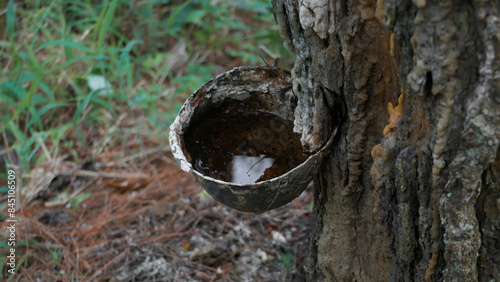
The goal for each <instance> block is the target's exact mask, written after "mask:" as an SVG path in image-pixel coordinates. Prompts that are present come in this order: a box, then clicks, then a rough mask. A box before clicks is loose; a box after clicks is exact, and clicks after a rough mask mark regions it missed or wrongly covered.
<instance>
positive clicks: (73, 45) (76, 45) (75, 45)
mask: <svg viewBox="0 0 500 282" xmlns="http://www.w3.org/2000/svg"><path fill="white" fill-rule="evenodd" d="M58 45H62V46H64V47H71V48H76V49H80V50H82V51H84V52H89V53H90V52H92V49H90V48H88V47H85V46H83V45H82V44H80V43H78V42H72V41H66V40H54V41H50V42H46V43H44V44H42V45H41V46H40V47H38V48H36V50H35V53H36V52H38V51H40V50H42V49H44V48H47V47H49V46H58Z"/></svg>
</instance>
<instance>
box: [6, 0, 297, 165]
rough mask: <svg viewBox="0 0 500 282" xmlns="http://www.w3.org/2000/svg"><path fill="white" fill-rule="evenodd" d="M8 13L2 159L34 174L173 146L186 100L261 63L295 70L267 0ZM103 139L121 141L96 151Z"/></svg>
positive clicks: (164, 0) (37, 4) (106, 4)
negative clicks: (62, 164)
mask: <svg viewBox="0 0 500 282" xmlns="http://www.w3.org/2000/svg"><path fill="white" fill-rule="evenodd" d="M0 3H1V2H0ZM6 3H7V5H6V7H0V9H4V8H5V11H6V12H5V13H4V14H3V15H2V17H4V19H3V20H4V21H5V22H6V25H5V29H6V32H5V33H6V35H5V36H4V38H0V64H1V65H2V66H4V67H3V68H2V69H1V70H0V154H2V153H5V152H6V151H11V152H12V151H15V152H16V154H17V156H18V157H19V160H20V165H21V168H22V169H24V170H25V171H29V170H30V169H33V168H34V167H36V166H38V165H40V164H41V163H44V162H47V161H50V160H51V159H55V158H56V157H58V156H60V155H61V154H68V155H69V156H71V157H72V158H73V161H75V162H78V161H81V160H80V158H81V152H80V151H81V149H82V148H91V150H94V154H97V153H99V152H102V151H103V150H104V151H105V150H108V149H110V148H112V147H114V146H122V147H124V145H123V144H125V143H126V140H127V138H128V137H130V136H132V135H133V136H139V138H141V136H147V137H148V138H150V139H153V140H156V141H157V142H159V143H165V142H166V138H167V135H168V126H169V125H170V123H171V122H172V121H173V119H174V118H175V116H176V114H177V112H178V110H179V109H180V106H181V105H182V102H183V100H184V99H185V98H186V97H187V96H188V95H189V94H190V93H192V92H193V91H194V90H196V89H197V88H198V87H199V86H201V85H202V84H203V83H204V82H206V81H207V80H208V79H210V78H211V77H213V76H214V75H216V74H218V73H220V72H223V71H226V70H228V69H230V68H232V67H234V66H236V65H261V64H263V62H262V61H261V59H260V55H262V56H264V57H267V58H269V60H270V61H271V62H272V61H273V59H276V58H277V57H279V58H280V60H281V61H282V62H285V63H288V64H290V62H291V60H292V58H291V55H290V54H289V53H288V52H287V51H286V50H285V49H284V48H283V47H282V41H281V39H280V38H279V35H278V32H277V27H276V25H275V22H274V19H273V16H272V13H271V7H270V1H267V0H255V1H252V0H246V1H229V0H221V1H201V0H191V1H174V0H140V1H121V0H105V1H94V0H84V1H69V0H59V1H57V0H50V1H49V0H37V1H27V2H26V3H18V2H17V1H12V0H10V1H7V2H6ZM212 3H213V4H212ZM1 34H3V31H2V32H0V35H1ZM176 48H177V49H176ZM272 57H276V58H272ZM181 58H183V59H182V60H180V59H181ZM120 119H121V120H122V121H123V120H126V121H127V122H126V124H127V126H123V125H118V124H117V120H120ZM111 128H114V130H109V129H111ZM96 130H101V131H103V130H104V132H105V136H104V137H103V138H102V139H106V140H111V141H110V142H106V143H105V144H98V145H95V144H93V143H92V142H90V141H89V140H88V139H89V138H87V137H88V136H89V134H90V133H89V132H92V131H96ZM68 136H75V137H76V139H75V138H69V137H68ZM141 142H142V141H141ZM141 144H142V143H141ZM140 149H145V148H144V147H142V146H141V148H139V150H140ZM125 154H126V153H124V155H125Z"/></svg>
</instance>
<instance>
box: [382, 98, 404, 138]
mask: <svg viewBox="0 0 500 282" xmlns="http://www.w3.org/2000/svg"><path fill="white" fill-rule="evenodd" d="M403 96H404V90H403V89H401V95H399V99H398V105H397V106H396V107H394V106H393V105H392V103H391V102H389V104H388V105H387V110H388V111H389V115H390V116H389V124H388V125H387V126H386V127H385V128H384V136H385V135H387V133H389V132H391V130H392V129H393V128H394V127H396V124H397V123H398V121H399V119H400V118H401V115H402V114H403Z"/></svg>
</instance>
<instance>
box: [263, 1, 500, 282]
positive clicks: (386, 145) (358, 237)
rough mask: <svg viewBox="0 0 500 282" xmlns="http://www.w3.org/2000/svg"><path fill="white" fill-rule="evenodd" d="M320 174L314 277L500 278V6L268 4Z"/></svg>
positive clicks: (312, 263) (312, 259) (312, 255)
mask: <svg viewBox="0 0 500 282" xmlns="http://www.w3.org/2000/svg"><path fill="white" fill-rule="evenodd" d="M272 3H273V10H274V14H275V18H276V20H277V23H278V25H279V29H280V35H281V37H282V38H283V39H284V44H285V47H286V48H287V49H289V50H290V51H291V52H293V53H294V54H295V56H296V59H295V64H294V67H293V69H292V77H293V84H294V85H293V86H294V91H295V92H296V93H297V94H299V96H300V98H299V102H298V103H299V107H298V108H297V109H298V110H297V111H296V126H298V128H299V129H301V130H302V133H303V135H304V136H305V135H307V134H310V133H311V132H315V131H319V130H321V127H320V126H318V125H317V124H316V123H315V121H316V120H315V117H317V115H323V114H328V113H321V112H315V111H314V109H315V105H316V104H317V103H328V105H329V107H330V109H331V111H332V114H333V117H334V119H335V124H336V126H338V133H337V137H336V139H335V142H334V144H333V145H332V147H331V154H330V155H329V157H328V158H327V160H326V161H324V162H323V164H322V167H321V170H320V172H319V173H318V176H317V177H316V181H315V182H316V185H315V193H314V194H315V200H314V201H315V203H314V227H313V234H312V238H311V245H310V255H309V262H308V266H307V270H308V274H309V279H310V280H311V281H322V280H326V281H346V280H349V281H380V280H389V281H423V280H427V281H442V280H446V281H466V280H476V279H478V280H480V281H491V280H492V279H496V280H497V281H498V280H500V182H499V177H500V153H499V150H498V147H499V142H500V60H499V59H500V58H499V52H500V41H499V39H500V20H499V14H500V5H499V1H481V0H475V1H465V0H463V1H460V0H455V1H451V0H440V1H437V0H436V1H430V0H427V1H426V0H415V1H408V0H399V1H396V0H386V1H384V0H379V1H376V0H357V1H355V0H354V1H350V0H272Z"/></svg>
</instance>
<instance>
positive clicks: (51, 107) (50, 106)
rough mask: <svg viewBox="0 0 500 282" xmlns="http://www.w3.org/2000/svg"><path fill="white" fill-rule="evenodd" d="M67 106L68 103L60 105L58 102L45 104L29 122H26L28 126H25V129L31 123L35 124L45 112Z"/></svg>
mask: <svg viewBox="0 0 500 282" xmlns="http://www.w3.org/2000/svg"><path fill="white" fill-rule="evenodd" d="M68 105H69V104H68V103H60V102H53V103H50V104H47V105H45V106H44V107H43V108H41V109H40V110H39V111H38V112H36V113H35V114H34V115H33V116H32V117H31V119H30V121H29V122H28V124H27V125H26V127H28V128H30V127H31V126H32V125H33V123H35V122H36V121H37V120H39V119H40V117H41V116H42V115H43V114H44V113H46V112H47V111H49V110H51V109H54V108H58V107H63V106H68Z"/></svg>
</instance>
